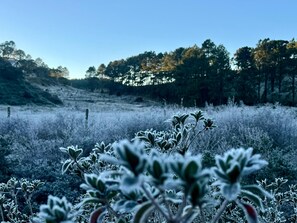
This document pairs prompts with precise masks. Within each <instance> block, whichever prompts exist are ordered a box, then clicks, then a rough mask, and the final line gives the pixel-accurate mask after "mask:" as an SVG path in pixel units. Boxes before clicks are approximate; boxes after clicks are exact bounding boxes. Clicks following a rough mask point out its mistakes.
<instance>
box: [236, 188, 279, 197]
mask: <svg viewBox="0 0 297 223" xmlns="http://www.w3.org/2000/svg"><path fill="white" fill-rule="evenodd" d="M242 189H244V190H248V191H251V192H253V193H256V194H259V195H260V196H261V195H262V196H264V197H267V198H270V199H272V198H273V196H272V195H271V194H270V193H269V192H268V191H266V190H264V189H263V188H262V187H261V186H258V185H244V186H242Z"/></svg>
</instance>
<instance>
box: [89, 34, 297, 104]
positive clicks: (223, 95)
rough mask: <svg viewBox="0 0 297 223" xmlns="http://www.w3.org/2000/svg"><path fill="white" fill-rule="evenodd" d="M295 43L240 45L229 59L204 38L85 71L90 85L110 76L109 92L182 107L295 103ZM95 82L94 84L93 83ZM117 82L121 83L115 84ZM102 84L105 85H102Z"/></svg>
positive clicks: (296, 47) (296, 65)
mask: <svg viewBox="0 0 297 223" xmlns="http://www.w3.org/2000/svg"><path fill="white" fill-rule="evenodd" d="M296 73H297V42H296V41H295V40H294V39H293V40H290V41H287V40H270V39H264V40H260V41H259V42H258V43H257V45H256V47H254V48H253V47H242V48H239V49H238V50H237V51H236V53H235V54H234V55H233V57H231V56H230V54H229V52H228V51H227V50H226V48H225V47H224V46H223V45H216V44H215V43H214V42H212V41H211V40H206V41H204V42H203V43H202V45H201V46H197V45H194V46H192V47H188V48H183V47H180V48H178V49H176V50H174V51H172V52H165V53H159V54H156V53H155V52H144V53H142V54H139V55H137V56H132V57H129V58H127V59H121V60H115V61H112V62H110V63H109V64H108V65H107V66H106V65H104V64H101V65H100V66H99V67H98V68H97V69H96V68H95V67H94V66H93V67H89V69H88V70H87V72H86V79H87V80H88V83H89V86H90V88H91V89H93V90H94V89H95V88H96V86H97V85H98V86H101V85H102V83H101V85H100V81H99V82H98V81H97V80H96V79H97V78H99V79H101V80H103V79H104V80H105V82H107V80H110V82H114V84H112V83H110V84H109V88H110V91H113V92H114V91H120V92H121V93H135V94H146V95H149V96H153V97H155V98H159V99H164V100H166V101H169V102H180V100H181V99H183V102H184V103H185V105H193V104H196V105H203V104H204V103H205V102H209V103H213V104H215V105H218V104H223V103H226V102H227V100H228V98H232V99H234V100H236V101H243V102H244V103H245V104H248V105H253V104H256V103H266V102H271V103H274V102H280V103H283V104H286V105H295V104H296V96H295V94H296V92H295V91H296V86H295V85H296V84H295V82H296V81H295V75H296ZM96 83H97V84H96ZM119 84H123V85H124V86H122V87H119V86H118V85H119ZM104 86H106V84H105V85H104Z"/></svg>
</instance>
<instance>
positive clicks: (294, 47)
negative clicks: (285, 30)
mask: <svg viewBox="0 0 297 223" xmlns="http://www.w3.org/2000/svg"><path fill="white" fill-rule="evenodd" d="M287 52H288V55H289V59H288V67H287V69H288V72H289V75H290V76H291V79H292V81H291V91H292V106H295V88H296V87H295V76H296V73H297V42H296V41H295V40H294V39H293V40H292V41H290V42H289V43H288V44H287Z"/></svg>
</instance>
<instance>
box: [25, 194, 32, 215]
mask: <svg viewBox="0 0 297 223" xmlns="http://www.w3.org/2000/svg"><path fill="white" fill-rule="evenodd" d="M26 202H27V204H28V206H29V210H30V214H31V216H33V208H32V204H31V199H30V198H26Z"/></svg>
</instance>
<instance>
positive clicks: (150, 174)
mask: <svg viewBox="0 0 297 223" xmlns="http://www.w3.org/2000/svg"><path fill="white" fill-rule="evenodd" d="M171 124H172V129H171V130H169V131H162V132H157V131H154V130H149V131H143V132H139V133H137V134H136V137H135V139H134V140H133V141H132V142H130V141H128V140H123V141H120V142H119V143H114V144H113V145H105V144H104V143H101V144H97V145H96V147H95V149H94V150H93V151H92V152H91V153H90V155H89V156H87V157H83V156H82V154H83V150H82V149H80V148H78V147H73V146H71V147H67V148H62V149H61V150H62V151H63V152H65V153H67V154H68V156H69V159H68V160H66V161H65V162H64V164H63V166H62V172H63V173H66V172H70V173H72V174H75V175H78V176H80V177H81V178H82V179H83V181H84V182H83V184H82V185H81V187H82V189H84V190H85V191H86V193H85V194H84V195H82V196H81V197H80V202H79V203H77V204H76V205H72V204H70V203H69V202H68V201H67V200H66V198H62V199H59V198H57V197H53V196H50V197H49V198H48V203H47V204H46V205H42V206H41V207H40V212H39V213H38V216H37V217H35V218H34V220H32V221H33V222H48V223H56V222H64V223H65V222H68V223H70V222H91V223H92V222H170V223H175V222H176V223H177V222H185V223H187V222H218V221H219V219H220V220H221V222H227V221H228V222H230V221H231V222H245V219H247V220H248V222H284V221H285V220H284V216H283V213H282V211H281V210H278V207H279V206H280V204H281V203H282V202H288V201H289V202H292V201H293V202H292V203H293V205H295V203H296V202H294V200H293V198H294V196H295V195H296V187H293V186H292V187H290V191H288V192H286V193H283V195H284V196H283V197H282V198H279V196H281V195H280V194H278V191H277V190H275V191H271V192H272V193H271V194H273V195H275V196H274V198H272V196H271V194H270V193H268V192H266V190H264V189H263V187H261V186H260V185H255V184H243V183H242V182H243V180H244V178H245V177H246V176H247V175H250V174H252V173H253V172H255V171H257V170H259V169H261V168H262V167H263V166H265V165H266V164H267V162H266V161H264V160H262V159H261V157H260V155H257V154H253V150H252V149H251V148H249V149H247V150H245V149H243V148H239V149H231V150H229V151H227V152H225V153H224V154H223V155H222V156H221V155H217V156H216V157H215V163H216V165H215V166H213V167H211V168H204V167H203V165H202V164H203V159H202V156H201V155H199V154H198V155H191V154H190V152H189V148H190V146H191V144H192V142H193V139H194V138H196V136H197V135H199V134H200V133H201V132H204V131H208V130H210V129H211V128H213V127H214V125H213V122H212V121H211V120H209V119H205V118H204V117H203V115H202V113H201V112H196V113H191V114H189V115H188V114H186V115H179V116H174V117H173V118H172V119H171ZM279 181H280V180H279ZM259 183H261V184H262V185H263V186H264V187H265V188H267V189H269V188H270V187H271V185H267V183H266V182H265V181H262V182H260V181H259ZM275 186H276V187H278V186H280V184H277V182H276V185H275ZM276 204H277V205H276ZM264 205H265V208H264ZM294 213H295V214H296V207H295V208H294ZM244 216H245V217H244ZM294 216H295V215H294V214H292V215H291V216H290V217H291V218H293V217H294ZM31 217H32V216H31ZM2 219H4V217H3V218H2ZM31 219H32V218H31Z"/></svg>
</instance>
